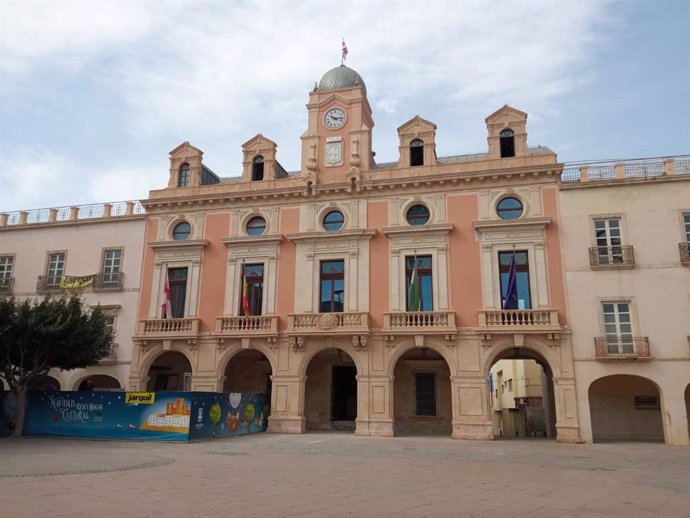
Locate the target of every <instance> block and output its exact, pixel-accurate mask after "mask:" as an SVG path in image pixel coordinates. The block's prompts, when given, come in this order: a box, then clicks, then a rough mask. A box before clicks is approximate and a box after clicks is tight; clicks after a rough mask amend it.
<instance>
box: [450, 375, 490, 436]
mask: <svg viewBox="0 0 690 518" xmlns="http://www.w3.org/2000/svg"><path fill="white" fill-rule="evenodd" d="M450 384H451V389H452V402H453V435H452V437H453V439H475V440H491V439H493V438H494V435H493V429H492V426H491V416H490V415H489V405H488V402H489V396H488V393H487V391H488V387H487V381H486V378H484V377H483V376H451V378H450Z"/></svg>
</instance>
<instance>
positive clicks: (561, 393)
mask: <svg viewBox="0 0 690 518" xmlns="http://www.w3.org/2000/svg"><path fill="white" fill-rule="evenodd" d="M553 389H554V399H555V406H556V440H557V441H558V442H566V443H580V442H582V440H581V439H580V425H579V424H578V419H577V395H576V393H575V378H554V379H553Z"/></svg>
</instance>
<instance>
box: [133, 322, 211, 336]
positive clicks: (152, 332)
mask: <svg viewBox="0 0 690 518" xmlns="http://www.w3.org/2000/svg"><path fill="white" fill-rule="evenodd" d="M198 333H199V319H198V318H151V319H148V320H140V321H139V333H138V334H139V335H144V336H159V337H169V338H174V337H176V336H179V337H192V336H196V335H197V334H198Z"/></svg>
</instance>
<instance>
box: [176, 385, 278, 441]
mask: <svg viewBox="0 0 690 518" xmlns="http://www.w3.org/2000/svg"><path fill="white" fill-rule="evenodd" d="M189 394H190V395H191V398H192V417H191V420H190V423H189V438H190V439H210V438H214V437H216V438H217V437H227V436H230V435H245V434H249V433H256V432H265V431H266V428H268V415H269V412H270V406H269V404H268V401H267V397H266V394H260V393H253V392H248V393H242V394H240V393H227V392H225V393H217V392H191V393H189Z"/></svg>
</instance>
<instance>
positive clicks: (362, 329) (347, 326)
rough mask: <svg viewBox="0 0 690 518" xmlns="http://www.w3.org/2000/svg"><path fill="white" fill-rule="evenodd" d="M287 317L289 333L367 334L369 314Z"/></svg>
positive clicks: (314, 314)
mask: <svg viewBox="0 0 690 518" xmlns="http://www.w3.org/2000/svg"><path fill="white" fill-rule="evenodd" d="M287 317H288V332H289V333H305V334H331V333H337V334H349V333H368V332H369V313H361V312H350V313H292V314H289V315H288V316H287Z"/></svg>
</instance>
